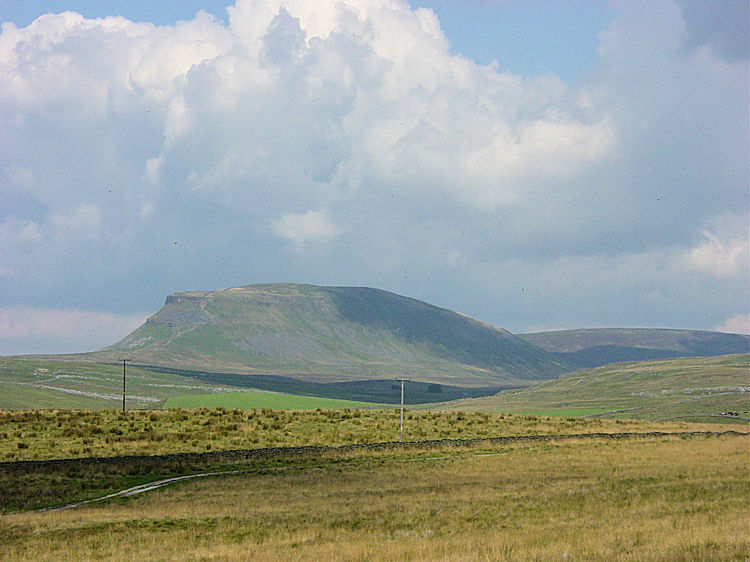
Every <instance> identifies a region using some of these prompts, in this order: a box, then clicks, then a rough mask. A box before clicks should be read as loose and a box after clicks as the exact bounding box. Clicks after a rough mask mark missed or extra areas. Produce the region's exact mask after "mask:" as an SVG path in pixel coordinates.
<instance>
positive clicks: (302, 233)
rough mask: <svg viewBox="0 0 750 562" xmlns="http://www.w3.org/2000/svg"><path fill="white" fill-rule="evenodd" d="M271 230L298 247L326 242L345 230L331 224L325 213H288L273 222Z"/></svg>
mask: <svg viewBox="0 0 750 562" xmlns="http://www.w3.org/2000/svg"><path fill="white" fill-rule="evenodd" d="M271 228H272V229H273V230H274V232H276V234H278V235H279V236H280V237H281V238H284V239H286V240H291V241H292V242H294V243H295V244H296V245H297V246H298V247H299V246H303V245H304V244H306V243H308V242H315V241H326V240H330V239H332V238H334V237H335V236H338V235H339V234H341V233H342V232H344V229H343V228H341V227H339V226H337V225H335V224H334V223H333V222H331V219H330V218H329V217H328V214H327V213H326V212H325V211H312V210H311V211H307V212H306V213H287V214H285V215H284V216H283V217H281V218H280V219H278V220H274V221H271Z"/></svg>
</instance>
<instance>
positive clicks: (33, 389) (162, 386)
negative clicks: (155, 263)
mask: <svg viewBox="0 0 750 562" xmlns="http://www.w3.org/2000/svg"><path fill="white" fill-rule="evenodd" d="M230 389H231V390H235V391H236V390H237V389H236V388H231V387H226V386H224V385H217V384H208V383H204V382H201V381H198V380H195V379H188V378H185V377H181V376H180V375H174V374H169V373H160V372H156V371H151V370H148V369H140V368H138V367H133V366H128V367H127V373H126V394H127V397H126V398H127V402H126V403H127V407H128V408H139V409H140V408H158V407H160V406H161V405H162V404H163V403H164V402H165V401H166V400H167V399H168V398H171V397H173V396H180V395H183V394H198V393H204V392H205V393H216V392H220V391H225V390H230ZM121 407H122V365H106V364H99V363H78V362H73V361H62V360H39V359H28V358H16V357H2V358H0V410H3V409H23V408H59V409H62V408H66V409H71V408H86V409H100V408H115V409H116V408H121Z"/></svg>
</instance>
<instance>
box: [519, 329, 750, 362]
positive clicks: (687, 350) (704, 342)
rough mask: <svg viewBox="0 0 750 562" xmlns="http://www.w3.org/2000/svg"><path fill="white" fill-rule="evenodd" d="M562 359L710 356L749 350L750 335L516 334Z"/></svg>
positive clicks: (601, 331) (686, 332)
mask: <svg viewBox="0 0 750 562" xmlns="http://www.w3.org/2000/svg"><path fill="white" fill-rule="evenodd" d="M518 337H519V338H521V339H523V340H525V341H527V342H529V343H531V344H533V345H536V346H538V347H541V348H542V349H544V350H545V351H548V352H550V353H552V354H553V355H555V356H557V357H558V358H560V359H561V360H562V361H565V362H568V363H572V364H574V365H578V366H580V367H599V366H602V365H605V364H607V363H616V362H620V361H647V360H653V359H674V358H678V357H712V356H716V355H730V354H735V353H748V352H750V337H748V336H743V335H740V334H725V333H721V332H706V331H698V330H665V329H648V328H627V329H625V328H620V329H592V330H560V331H556V332H538V333H533V334H519V336H518Z"/></svg>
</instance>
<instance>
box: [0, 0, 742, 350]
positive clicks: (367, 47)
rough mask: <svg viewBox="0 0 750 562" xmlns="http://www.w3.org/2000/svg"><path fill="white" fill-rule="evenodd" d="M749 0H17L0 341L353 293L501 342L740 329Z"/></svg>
mask: <svg viewBox="0 0 750 562" xmlns="http://www.w3.org/2000/svg"><path fill="white" fill-rule="evenodd" d="M749 19H750V18H749V17H748V3H747V2H745V1H735V0H721V1H719V0H717V1H713V2H703V1H700V0H675V1H667V0H664V1H661V0H650V1H648V2H646V1H644V2H640V1H628V2H623V1H615V0H610V1H597V0H587V1H584V0H580V1H558V0H537V1H526V0H497V1H490V0H486V1H482V0H466V1H464V2H456V1H455V0H453V1H449V0H413V1H411V2H407V1H406V0H316V1H315V2H311V1H310V0H237V1H236V3H234V4H230V3H229V1H228V0H227V1H223V0H183V1H180V2H177V1H175V2H151V1H140V0H133V1H129V2H121V1H109V0H96V1H94V0H47V1H42V0H23V1H21V0H10V2H8V1H6V2H4V3H2V5H0V22H3V23H2V32H1V33H0V354H4V355H10V354H23V353H64V352H80V351H89V350H93V349H97V348H99V347H103V346H106V345H109V344H112V343H114V342H116V341H118V340H119V339H121V338H122V337H124V336H125V335H127V334H128V333H129V332H130V331H132V330H133V329H135V328H136V327H137V326H138V325H139V324H140V323H141V322H143V321H144V320H145V318H146V317H148V316H149V315H151V314H153V313H155V312H156V311H157V310H158V309H159V308H160V307H161V306H162V305H163V302H164V298H165V297H166V295H168V294H171V293H175V292H179V291H192V290H217V289H221V288H226V287H233V286H240V285H249V284H253V283H264V282H297V283H312V284H320V285H344V286H369V287H377V288H381V289H385V290H389V291H393V292H396V293H399V294H403V295H406V296H410V297H413V298H417V299H421V300H424V301H427V302H430V303H432V304H435V305H438V306H442V307H445V308H450V309H453V310H457V311H459V312H462V313H464V314H468V315H470V316H473V317H475V318H477V319H479V320H482V321H484V322H488V323H491V324H493V325H496V326H499V327H502V328H505V329H508V330H510V331H512V332H515V333H523V332H530V331H542V330H553V329H572V328H597V327H662V328H685V329H704V330H719V331H725V332H739V333H748V332H749V331H750V317H749V315H748V313H749V308H750V304H749V303H750V294H749V292H750V289H749V286H750V279H749V278H748V276H749V274H748V270H749V269H750V266H749V262H750V259H749V252H750V251H749V248H748V247H749V244H748V232H749V228H750V227H749V222H748V206H749V196H748V190H749V185H750V184H749V177H748V173H749V172H748V170H749V168H750V162H749V156H748V155H749V154H750V140H749V139H750V133H749V130H748V129H749V127H750V125H749V124H750V117H749V114H748V99H749V97H750V96H749V92H748V84H749V76H748V58H749V55H748V51H749V49H748V20H749Z"/></svg>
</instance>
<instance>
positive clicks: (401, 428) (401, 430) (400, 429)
mask: <svg viewBox="0 0 750 562" xmlns="http://www.w3.org/2000/svg"><path fill="white" fill-rule="evenodd" d="M396 380H397V381H401V423H400V424H399V426H398V440H399V441H403V440H404V383H405V382H406V381H408V380H409V379H396Z"/></svg>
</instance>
